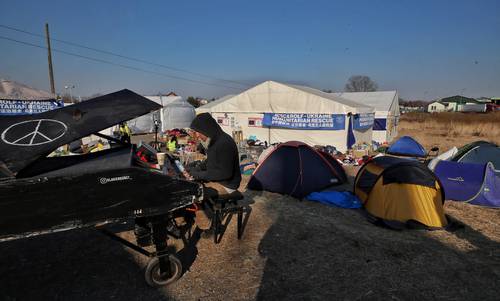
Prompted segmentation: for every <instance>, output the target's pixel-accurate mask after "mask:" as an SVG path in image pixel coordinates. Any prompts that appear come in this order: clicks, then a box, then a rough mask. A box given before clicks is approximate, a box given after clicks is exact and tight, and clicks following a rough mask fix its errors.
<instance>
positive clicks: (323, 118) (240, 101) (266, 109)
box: [196, 81, 374, 151]
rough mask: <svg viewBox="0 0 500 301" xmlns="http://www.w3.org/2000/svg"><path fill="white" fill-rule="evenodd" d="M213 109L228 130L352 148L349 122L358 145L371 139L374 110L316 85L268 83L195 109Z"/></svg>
mask: <svg viewBox="0 0 500 301" xmlns="http://www.w3.org/2000/svg"><path fill="white" fill-rule="evenodd" d="M196 112H197V113H203V112H209V113H211V114H212V116H213V117H214V118H215V119H216V120H217V122H218V123H219V124H220V125H221V127H222V129H223V130H224V131H225V132H227V133H228V134H230V135H231V134H232V133H233V131H242V132H243V136H244V137H250V136H255V137H256V138H257V139H259V140H261V141H267V142H268V143H270V144H272V143H279V142H285V141H288V140H297V141H303V142H305V143H307V144H309V145H311V146H313V145H333V146H335V147H336V148H337V149H339V150H340V151H345V150H346V148H347V137H348V129H349V124H351V125H352V126H351V128H352V134H353V136H354V138H355V140H356V143H362V142H366V143H371V141H372V127H373V118H374V108H373V107H370V106H367V105H363V104H359V103H357V102H354V101H351V100H347V99H345V98H342V97H339V96H336V95H334V94H331V93H325V92H322V91H319V90H316V89H313V88H309V87H304V86H297V85H290V84H283V83H278V82H275V81H266V82H263V83H261V84H259V85H257V86H255V87H253V88H250V89H248V90H246V91H244V92H242V93H240V94H237V95H233V96H227V97H224V98H222V99H219V100H216V101H214V102H212V103H209V104H207V105H204V106H201V107H199V108H197V109H196Z"/></svg>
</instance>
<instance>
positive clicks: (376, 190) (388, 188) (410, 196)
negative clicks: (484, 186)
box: [354, 156, 447, 229]
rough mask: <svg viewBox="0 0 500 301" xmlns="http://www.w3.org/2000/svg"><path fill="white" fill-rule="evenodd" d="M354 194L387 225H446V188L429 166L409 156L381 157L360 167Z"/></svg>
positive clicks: (431, 226)
mask: <svg viewBox="0 0 500 301" xmlns="http://www.w3.org/2000/svg"><path fill="white" fill-rule="evenodd" d="M354 193H355V194H356V196H358V198H359V199H360V200H361V201H362V202H363V205H364V207H365V209H366V211H367V212H368V214H369V215H371V216H372V217H375V218H376V219H377V220H382V221H384V222H385V224H389V225H390V224H391V222H392V223H393V224H394V222H395V223H402V224H406V225H423V226H424V227H425V228H428V229H434V228H443V227H445V226H446V225H447V219H446V217H445V215H444V210H443V202H444V200H445V198H444V191H443V188H442V186H441V183H440V182H439V180H438V178H437V177H436V176H435V175H434V173H433V172H432V171H431V170H430V169H428V168H427V167H426V166H425V165H423V164H421V163H419V162H417V161H414V160H409V159H403V158H396V157H390V156H382V157H377V158H375V159H373V160H371V161H369V162H368V163H366V164H365V165H363V167H362V168H361V169H360V170H359V172H358V174H357V175H356V180H355V181H354Z"/></svg>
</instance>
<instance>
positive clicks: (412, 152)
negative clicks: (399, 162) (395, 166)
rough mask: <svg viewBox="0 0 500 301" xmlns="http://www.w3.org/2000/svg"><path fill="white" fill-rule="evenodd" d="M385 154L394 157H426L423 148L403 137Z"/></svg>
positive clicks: (411, 139) (407, 137)
mask: <svg viewBox="0 0 500 301" xmlns="http://www.w3.org/2000/svg"><path fill="white" fill-rule="evenodd" d="M387 153H388V154H390V155H396V156H407V157H421V158H424V157H426V156H427V152H426V151H425V149H424V147H423V146H422V145H421V144H420V143H418V142H417V141H416V140H415V139H413V138H412V137H410V136H403V137H401V138H399V139H398V140H396V141H395V142H394V143H393V144H392V145H391V146H389V148H388V149H387Z"/></svg>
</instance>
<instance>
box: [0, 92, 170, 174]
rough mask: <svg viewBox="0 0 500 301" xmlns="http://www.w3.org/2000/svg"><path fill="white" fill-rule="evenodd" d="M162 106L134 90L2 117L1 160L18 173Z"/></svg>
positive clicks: (0, 133) (0, 122)
mask: <svg viewBox="0 0 500 301" xmlns="http://www.w3.org/2000/svg"><path fill="white" fill-rule="evenodd" d="M160 108H161V106H160V105H159V104H157V103H155V102H153V101H150V100H148V99H147V98H145V97H142V96H141V95H138V94H136V93H134V92H132V91H130V90H126V89H125V90H121V91H118V92H114V93H111V94H107V95H103V96H99V97H95V98H92V99H90V100H87V101H84V102H80V103H77V104H73V105H70V106H67V107H64V108H60V109H55V110H52V111H47V112H44V113H40V114H33V115H22V116H1V117H0V161H1V162H3V163H4V164H5V166H6V167H7V168H8V169H9V170H10V171H11V172H13V173H17V172H18V171H20V170H21V169H23V168H24V167H26V166H27V165H28V164H30V163H32V162H33V161H35V160H37V159H38V158H40V157H45V156H47V155H48V154H50V153H51V152H52V151H53V150H55V149H56V148H58V147H59V146H62V145H64V144H68V143H70V142H72V141H75V140H77V139H81V138H83V137H86V136H88V135H90V134H93V133H96V132H99V131H101V130H104V129H106V128H109V127H111V126H113V125H116V124H118V123H120V122H124V121H127V120H130V119H133V118H136V117H138V116H141V115H144V114H147V113H149V112H152V111H155V110H158V109H160Z"/></svg>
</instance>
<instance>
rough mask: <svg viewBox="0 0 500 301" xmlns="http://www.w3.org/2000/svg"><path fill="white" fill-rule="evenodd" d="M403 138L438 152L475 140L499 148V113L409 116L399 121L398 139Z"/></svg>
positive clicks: (420, 114) (415, 114)
mask: <svg viewBox="0 0 500 301" xmlns="http://www.w3.org/2000/svg"><path fill="white" fill-rule="evenodd" d="M405 135H406V136H411V137H413V138H414V139H416V140H417V141H418V142H419V143H420V144H422V145H423V146H424V147H425V149H426V150H429V149H430V148H432V147H433V146H438V147H439V149H440V152H444V151H446V150H448V149H450V148H451V147H453V146H457V147H460V146H463V145H464V144H467V143H470V142H473V141H477V140H485V141H490V142H493V143H496V144H500V112H496V113H488V114H480V113H466V114H465V113H457V112H454V113H448V112H444V113H434V114H429V113H408V114H405V115H403V116H402V117H401V119H400V123H399V129H398V136H399V137H401V136H405Z"/></svg>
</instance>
